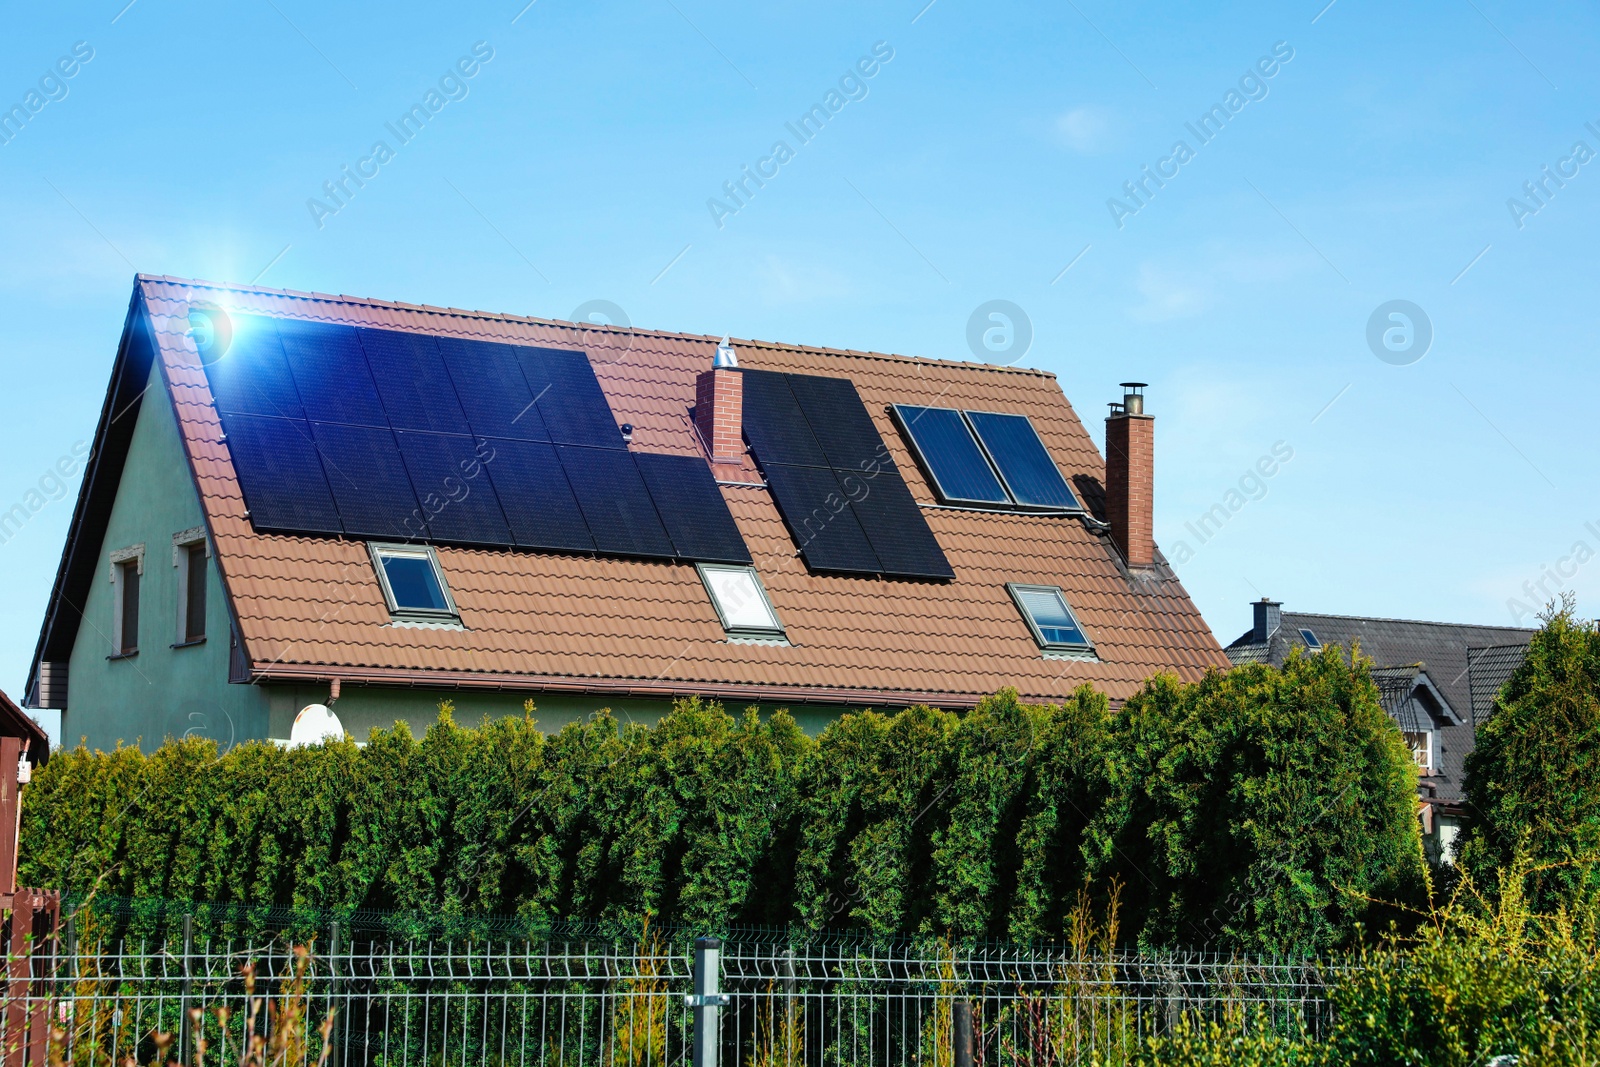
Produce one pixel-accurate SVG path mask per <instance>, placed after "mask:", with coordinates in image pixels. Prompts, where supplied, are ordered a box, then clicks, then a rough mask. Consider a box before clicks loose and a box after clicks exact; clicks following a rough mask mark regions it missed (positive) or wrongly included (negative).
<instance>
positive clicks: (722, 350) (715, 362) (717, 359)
mask: <svg viewBox="0 0 1600 1067" xmlns="http://www.w3.org/2000/svg"><path fill="white" fill-rule="evenodd" d="M738 365H739V357H738V355H737V354H736V353H735V352H734V351H733V346H732V345H730V344H729V343H728V339H727V338H726V337H724V338H723V339H722V343H721V344H719V345H718V346H717V354H716V355H715V356H713V357H712V359H711V366H712V367H713V368H722V367H737V366H738Z"/></svg>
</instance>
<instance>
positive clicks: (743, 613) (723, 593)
mask: <svg viewBox="0 0 1600 1067" xmlns="http://www.w3.org/2000/svg"><path fill="white" fill-rule="evenodd" d="M697 566H698V568H699V571H700V580H701V581H702V582H704V583H705V586H706V593H707V594H709V595H710V597H711V604H712V606H713V607H715V608H716V609H717V617H718V618H719V619H721V620H722V628H723V629H724V630H726V631H727V632H728V633H729V634H732V635H735V636H739V635H743V636H747V637H774V638H775V637H782V636H783V624H782V623H781V622H779V621H778V613H777V611H775V610H774V609H773V607H772V601H771V600H769V599H767V591H766V589H765V588H764V587H763V586H762V585H761V578H760V576H758V575H757V574H756V569H755V568H754V567H731V566H723V565H720V564H714V563H701V564H698V565H697Z"/></svg>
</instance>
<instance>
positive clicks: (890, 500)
mask: <svg viewBox="0 0 1600 1067" xmlns="http://www.w3.org/2000/svg"><path fill="white" fill-rule="evenodd" d="M836 473H838V474H839V484H840V485H841V486H842V487H843V489H844V491H845V495H846V496H847V497H849V499H850V506H851V507H852V508H853V509H855V513H856V519H857V520H858V521H859V522H860V523H861V529H862V532H864V533H865V534H866V535H867V540H868V541H869V542H871V544H872V551H873V552H874V553H875V554H876V555H877V557H878V562H879V563H880V564H882V568H883V573H884V574H892V575H895V576H897V577H902V578H954V577H955V571H954V570H952V569H951V567H950V561H949V560H947V559H946V558H945V555H944V551H943V550H942V549H941V548H940V547H939V542H938V540H937V539H936V538H935V537H934V536H933V531H932V530H930V529H928V523H927V520H926V519H924V518H923V517H922V511H921V509H920V508H918V507H917V502H916V500H914V499H913V498H912V496H911V490H909V489H907V488H906V483H905V482H904V481H903V480H902V479H901V477H900V473H899V471H897V470H895V469H894V465H893V463H892V462H891V463H890V464H889V465H888V467H887V468H884V469H882V470H880V472H879V473H878V474H877V475H876V476H875V477H871V478H869V477H867V476H865V475H862V474H848V473H843V472H836Z"/></svg>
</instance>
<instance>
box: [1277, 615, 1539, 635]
mask: <svg viewBox="0 0 1600 1067" xmlns="http://www.w3.org/2000/svg"><path fill="white" fill-rule="evenodd" d="M1283 617H1284V618H1286V619H1287V618H1290V617H1295V618H1312V619H1350V620H1353V621H1356V622H1403V623H1405V624H1406V625H1408V626H1453V627H1456V628H1458V629H1460V628H1470V629H1474V630H1508V631H1511V632H1512V633H1523V634H1531V633H1537V632H1538V630H1537V628H1536V627H1532V626H1502V625H1499V624H1497V623H1492V622H1438V621H1435V620H1432V619H1393V618H1385V617H1383V616H1380V615H1334V614H1330V613H1327V612H1317V611H1286V612H1284V613H1283Z"/></svg>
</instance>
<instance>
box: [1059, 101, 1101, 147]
mask: <svg viewBox="0 0 1600 1067" xmlns="http://www.w3.org/2000/svg"><path fill="white" fill-rule="evenodd" d="M1111 134H1112V123H1111V112H1110V111H1108V110H1107V109H1105V108H1103V107H1096V106H1094V105H1093V104H1085V105H1083V106H1081V107H1075V108H1073V109H1072V110H1071V111H1068V112H1067V113H1066V114H1065V115H1061V116H1059V117H1058V118H1057V119H1056V136H1057V137H1058V138H1059V139H1060V140H1061V142H1062V143H1063V144H1065V145H1066V146H1067V147H1068V148H1070V149H1072V150H1073V151H1074V152H1082V153H1083V154H1085V155H1095V154H1097V153H1099V152H1104V151H1105V150H1106V149H1107V148H1108V147H1110V143H1111Z"/></svg>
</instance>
